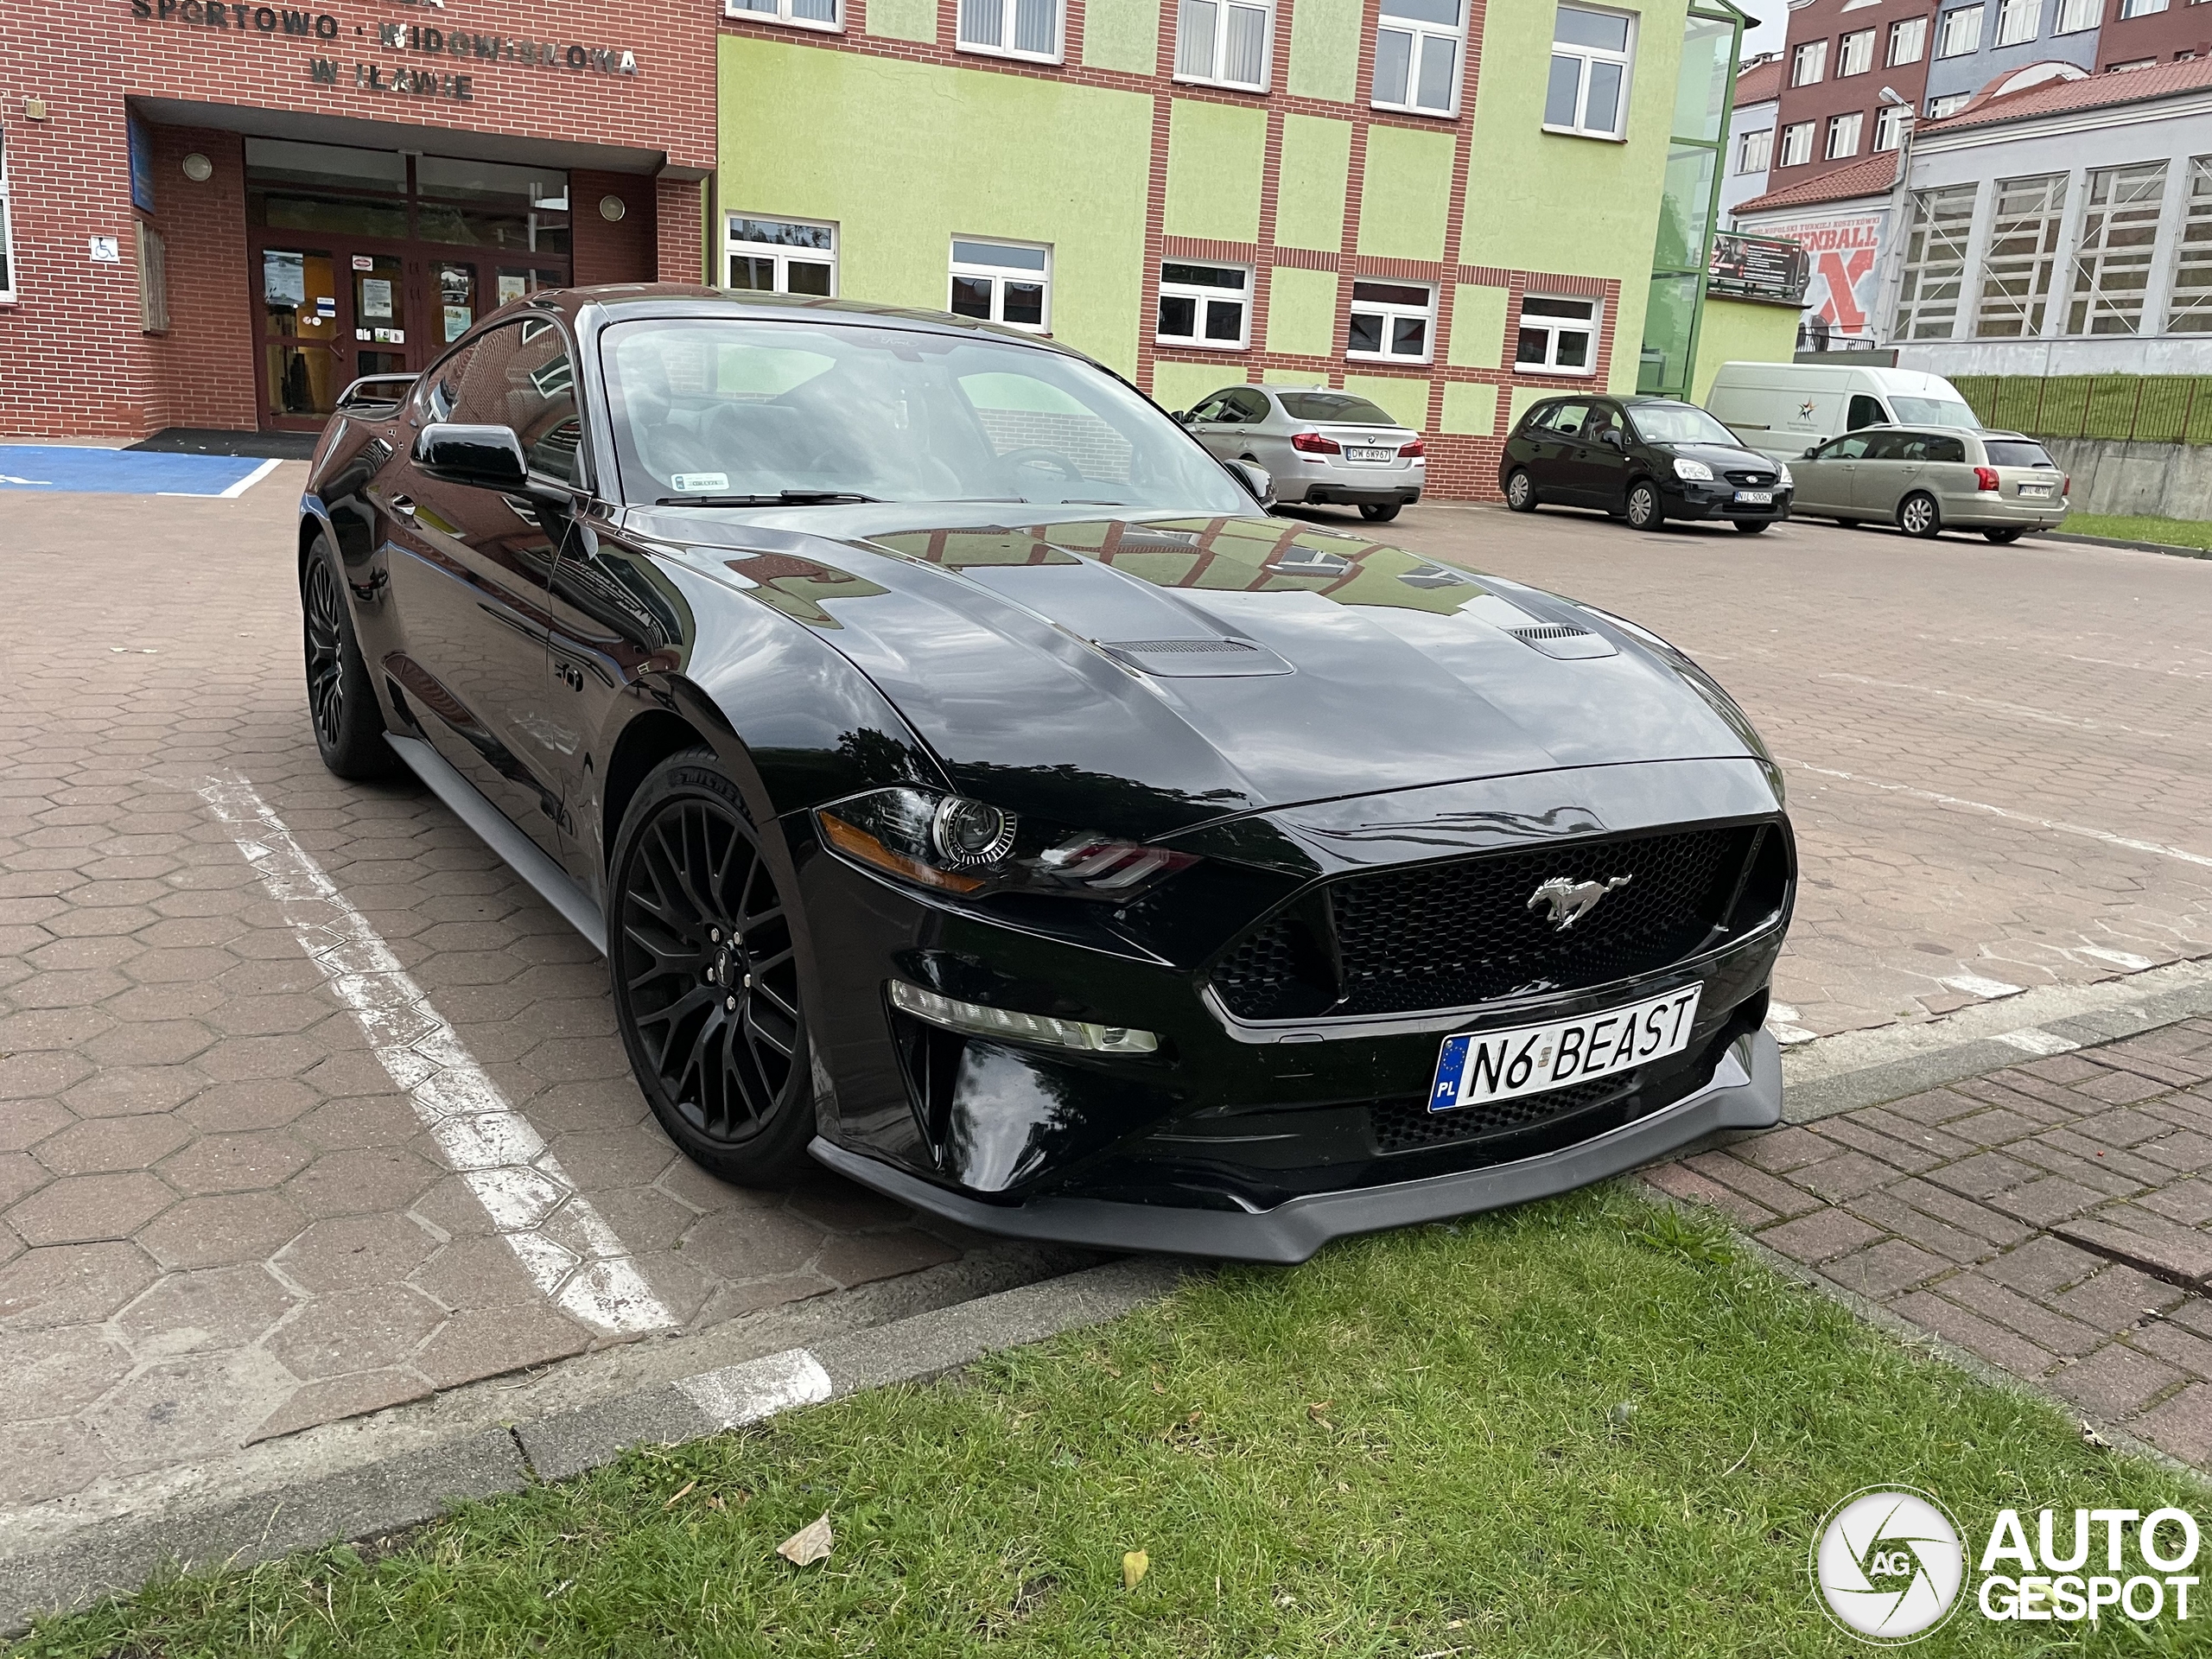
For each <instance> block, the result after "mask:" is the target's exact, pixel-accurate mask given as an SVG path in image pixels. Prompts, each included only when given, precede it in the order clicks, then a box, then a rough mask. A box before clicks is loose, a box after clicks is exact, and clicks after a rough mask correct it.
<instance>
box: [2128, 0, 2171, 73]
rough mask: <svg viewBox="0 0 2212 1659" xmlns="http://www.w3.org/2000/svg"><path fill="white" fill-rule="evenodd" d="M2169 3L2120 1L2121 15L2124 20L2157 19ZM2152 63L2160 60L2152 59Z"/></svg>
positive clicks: (2129, 67) (2137, 0) (2130, 66)
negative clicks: (2138, 18) (2132, 18)
mask: <svg viewBox="0 0 2212 1659" xmlns="http://www.w3.org/2000/svg"><path fill="white" fill-rule="evenodd" d="M2167 3H2168V0H2120V16H2121V17H2123V18H2129V17H2155V16H2158V13H2160V12H2162V11H2164V10H2165V9H2166V6H2167ZM2151 61H2152V63H2156V62H2157V61H2158V60H2157V59H2156V58H2152V60H2151ZM2118 67H2120V68H2123V69H2133V67H2135V66H2134V65H2133V64H2132V63H2128V64H2121V65H2120V66H2118Z"/></svg>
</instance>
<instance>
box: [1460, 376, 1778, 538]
mask: <svg viewBox="0 0 2212 1659" xmlns="http://www.w3.org/2000/svg"><path fill="white" fill-rule="evenodd" d="M1497 483H1498V487H1499V488H1500V489H1502V490H1503V491H1504V492H1505V505H1508V506H1510V507H1511V508H1512V509H1513V510H1514V511H1515V512H1535V510H1536V507H1537V505H1538V504H1539V503H1541V502H1546V501H1555V502H1558V503H1560V505H1564V506H1572V507H1598V508H1600V509H1602V510H1603V511H1605V512H1609V513H1611V514H1613V515H1614V516H1615V517H1616V518H1625V519H1626V520H1627V521H1628V522H1629V524H1630V527H1631V528H1633V529H1637V530H1656V529H1657V528H1658V527H1659V525H1660V524H1662V523H1663V522H1664V521H1665V520H1667V519H1669V518H1725V519H1726V520H1727V521H1728V522H1729V523H1731V524H1734V525H1735V526H1736V528H1737V529H1738V530H1740V531H1744V532H1745V534H1746V535H1754V536H1755V535H1757V534H1758V532H1759V531H1763V530H1764V529H1765V528H1766V527H1767V526H1768V525H1769V524H1773V523H1774V522H1775V521H1776V520H1777V519H1778V518H1788V517H1789V495H1790V492H1791V490H1792V489H1793V488H1794V487H1795V480H1792V479H1791V477H1790V476H1789V467H1787V466H1786V465H1784V464H1783V463H1782V462H1780V461H1772V460H1770V459H1769V458H1768V457H1766V456H1765V455H1763V454H1759V453H1758V451H1757V450H1756V449H1746V448H1745V447H1744V446H1743V445H1742V444H1741V443H1740V442H1738V441H1737V438H1736V435H1735V434H1734V433H1732V432H1731V431H1730V430H1729V429H1727V428H1726V427H1725V426H1723V425H1722V424H1721V423H1719V421H1717V420H1715V419H1714V418H1713V416H1710V415H1708V414H1707V413H1706V412H1705V410H1701V409H1700V408H1699V407H1698V406H1697V405H1696V404H1685V403H1680V402H1677V401H1676V400H1675V399H1674V398H1672V397H1553V398H1548V399H1547V400H1546V401H1544V402H1543V403H1541V404H1531V405H1530V406H1529V410H1528V412H1527V413H1526V414H1524V415H1523V416H1522V417H1521V420H1520V422H1519V423H1518V424H1517V425H1516V426H1515V427H1514V429H1513V435H1512V436H1510V437H1509V438H1508V439H1506V441H1505V456H1504V459H1503V461H1500V462H1499V463H1498V468H1497Z"/></svg>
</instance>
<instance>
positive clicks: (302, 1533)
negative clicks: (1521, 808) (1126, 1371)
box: [0, 1258, 1192, 1637]
mask: <svg viewBox="0 0 2212 1659" xmlns="http://www.w3.org/2000/svg"><path fill="white" fill-rule="evenodd" d="M1191 1271H1192V1269H1191V1268H1189V1267H1188V1266H1186V1265H1185V1264H1184V1263H1181V1262H1172V1261H1162V1260H1159V1259H1156V1258H1132V1259H1129V1260H1125V1261H1118V1262H1108V1263H1106V1264H1105V1265H1104V1266H1103V1267H1096V1268H1088V1269H1086V1270H1084V1272H1081V1273H1074V1274H1067V1275H1065V1276H1064V1277H1062V1278H1058V1279H1050V1280H1046V1281H1042V1282H1039V1283H1037V1284H1030V1285H1023V1286H1020V1287H1016V1288H1014V1289H1011V1290H1005V1291H1000V1292H997V1293H995V1294H992V1295H988V1296H983V1297H980V1298H978V1299H976V1300H974V1301H970V1302H963V1303H959V1304H957V1305H955V1306H950V1307H945V1308H939V1309H937V1310H935V1311H933V1312H930V1313H918V1314H915V1315H913V1316H912V1317H910V1318H907V1319H895V1320H893V1321H891V1322H890V1323H888V1324H887V1325H877V1326H874V1327H873V1328H871V1329H864V1330H857V1331H850V1332H839V1333H837V1334H836V1335H833V1336H830V1337H829V1338H825V1339H824V1340H823V1342H822V1343H821V1344H819V1345H818V1346H817V1347H815V1348H811V1349H809V1348H795V1349H791V1350H787V1351H785V1352H782V1353H778V1354H771V1355H768V1356H766V1357H763V1358H760V1359H753V1360H748V1361H746V1362H745V1363H742V1364H737V1365H728V1366H724V1367H721V1368H720V1369H718V1370H711V1371H702V1372H698V1373H696V1374H694V1375H692V1376H685V1377H680V1378H678V1379H677V1380H676V1381H674V1382H672V1383H663V1384H660V1385H658V1386H657V1387H653V1388H648V1389H639V1390H638V1391H636V1392H633V1393H631V1394H626V1395H618V1396H616V1397H614V1398H612V1399H608V1400H603V1401H599V1402H594V1403H593V1404H591V1405H588V1406H583V1407H580V1408H575V1409H573V1410H569V1411H563V1412H557V1413H553V1414H549V1415H547V1416H545V1417H542V1418H539V1419H537V1420H535V1421H530V1422H526V1423H521V1424H518V1425H516V1426H514V1427H513V1428H512V1430H509V1429H498V1428H493V1429H483V1428H480V1429H476V1430H474V1431H473V1432H470V1433H464V1434H459V1435H455V1436H454V1437H452V1438H451V1439H448V1440H441V1441H439V1442H438V1443H437V1444H435V1445H433V1446H417V1447H414V1448H411V1449H410V1450H409V1451H406V1452H402V1453H399V1454H398V1455H396V1456H393V1457H389V1458H385V1459H377V1460H373V1461H371V1462H368V1463H365V1464H362V1465H358V1466H355V1467H353V1468H351V1469H347V1470H345V1471H341V1472H338V1473H334V1474H327V1475H321V1476H318V1477H315V1478H307V1479H302V1480H296V1481H293V1482H289V1483H283V1484H275V1485H271V1486H270V1487H268V1488H267V1489H265V1490H264V1491H257V1492H253V1493H251V1494H249V1495H246V1496H243V1497H229V1498H226V1499H224V1500H222V1501H219V1502H217V1503H207V1504H200V1505H192V1504H188V1503H179V1504H176V1505H174V1506H171V1507H169V1508H168V1509H167V1510H156V1512H155V1513H153V1514H150V1515H147V1516H137V1517H133V1518H132V1519H130V1520H128V1521H122V1522H111V1523H109V1524H106V1525H104V1526H101V1527H99V1528H98V1529H86V1530H85V1531H79V1532H76V1533H73V1534H70V1535H67V1536H66V1537H64V1538H62V1539H59V1540H56V1541H53V1542H52V1543H50V1544H47V1545H44V1546H42V1547H40V1548H35V1549H32V1550H30V1551H28V1552H25V1553H22V1554H16V1555H11V1556H8V1557H4V1558H0V1637H10V1636H16V1635H20V1634H21V1633H22V1631H23V1630H26V1629H28V1628H29V1623H30V1620H31V1619H32V1618H34V1617H37V1616H42V1615H45V1614H48V1613H54V1612H66V1611H71V1610H73V1609H75V1608H79V1607H82V1606H85V1605H87V1604H89V1603H92V1602H94V1601H97V1600H99V1599H102V1598H103V1597H106V1596H112V1595H127V1594H129V1593H130V1592H131V1591H133V1590H135V1589H137V1587H138V1586H141V1585H143V1583H144V1582H145V1581H146V1580H148V1579H149V1578H151V1577H152V1576H153V1575H154V1574H155V1573H157V1572H159V1571H160V1570H162V1568H163V1567H165V1566H167V1565H168V1564H169V1563H172V1562H175V1563H176V1564H177V1565H179V1566H181V1567H189V1568H200V1569H205V1568H207V1567H216V1566H223V1565H230V1566H245V1565H247V1564H250V1563H252V1562H255V1561H264V1560H272V1559H274V1558H276V1557H278V1556H282V1555H287V1554H291V1553H292V1552H293V1551H295V1550H300V1549H312V1548H318V1547H321V1546H323V1545H327V1544H334V1543H340V1542H347V1541H360V1540H365V1539H371V1538H376V1537H381V1536H384V1535H389V1534H391V1533H394V1532H398V1531H402V1530H404V1529H407V1528H410V1527H415V1526H420V1525H422V1524H423V1522H427V1521H431V1520H435V1518H436V1517H437V1516H440V1515H441V1514H442V1513H444V1512H445V1510H447V1509H448V1508H449V1507H451V1506H452V1505H453V1504H454V1503H457V1502H463V1501H467V1500H471V1499H480V1498H487V1497H498V1496H499V1495H501V1494H503V1493H508V1492H518V1491H524V1490H525V1489H526V1488H528V1487H530V1486H531V1485H533V1484H537V1483H539V1482H542V1481H550V1480H559V1479H563V1478H567V1477H569V1476H571V1475H575V1474H580V1473H582V1471H585V1470H588V1469H592V1468H596V1467H598V1466H599V1465H601V1464H605V1463H608V1462H611V1461H613V1459H615V1458H616V1457H618V1456H619V1455H620V1453H621V1452H623V1451H624V1450H625V1449H626V1448H627V1447H630V1446H640V1445H649V1444H650V1445H665V1444H668V1443H670V1442H672V1441H678V1440H694V1439H697V1438H698V1437H700V1436H702V1435H706V1434H714V1433H721V1432H722V1431H724V1430H726V1429H730V1428H736V1427H743V1426H744V1425H746V1424H747V1423H754V1422H760V1421H763V1420H764V1419H766V1418H767V1417H770V1416H772V1415H774V1414H776V1413H778V1412H779V1411H785V1410H789V1409H791V1408H793V1407H796V1406H801V1405H809V1404H812V1403H814V1402H818V1401H823V1400H829V1399H835V1398H837V1397H839V1396H841V1395H849V1394H854V1393H857V1392H859V1391H860V1390H861V1389H873V1388H882V1387H884V1386H886V1385H887V1384H890V1383H906V1382H914V1381H918V1380H921V1379H923V1378H926V1377H931V1376H939V1375H941V1374H943V1373H944V1372H946V1371H949V1370H954V1369H957V1367H959V1366H962V1365H964V1364H968V1363H971V1362H973V1361H975V1360H976V1359H979V1358H981V1357H982V1356H984V1355H985V1354H988V1353H991V1352H994V1351H997V1350H1000V1349H1003V1348H1012V1347H1018V1346H1020V1345H1021V1344H1025V1343H1031V1342H1037V1341H1040V1340H1042V1339H1043V1338H1046V1337H1050V1336H1055V1335H1058V1333H1059V1332H1064V1331H1071V1330H1075V1329H1077V1328H1078V1327H1080V1326H1083V1325H1096V1324H1100V1323H1102V1322H1103V1321H1105V1320H1108V1319H1116V1318H1118V1317H1119V1316H1120V1315H1122V1314H1123V1313H1128V1312H1130V1311H1131V1310H1132V1309H1134V1308H1136V1307H1140V1306H1143V1305H1144V1304H1145V1303H1147V1302H1150V1301H1154V1300H1158V1299H1159V1298H1160V1297H1162V1296H1165V1295H1166V1294H1168V1293H1169V1292H1170V1291H1172V1290H1173V1289H1174V1288H1175V1287H1176V1286H1177V1285H1178V1284H1179V1283H1180V1282H1181V1281H1182V1280H1183V1279H1184V1277H1185V1275H1186V1274H1188V1273H1189V1272H1191Z"/></svg>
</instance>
